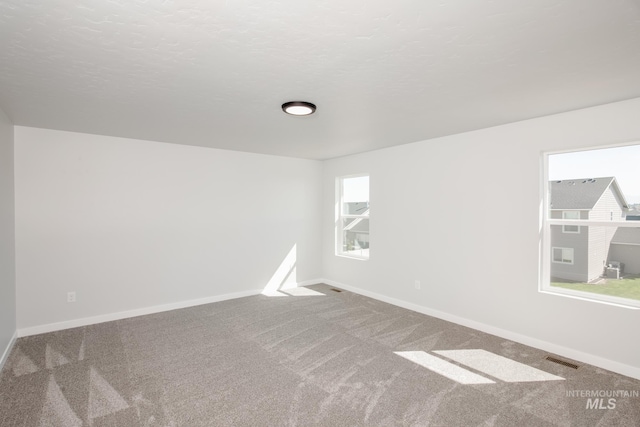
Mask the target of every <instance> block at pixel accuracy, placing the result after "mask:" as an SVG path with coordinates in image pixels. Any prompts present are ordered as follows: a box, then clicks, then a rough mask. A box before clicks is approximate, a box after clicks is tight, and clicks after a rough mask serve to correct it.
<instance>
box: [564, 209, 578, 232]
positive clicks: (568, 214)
mask: <svg viewBox="0 0 640 427" xmlns="http://www.w3.org/2000/svg"><path fill="white" fill-rule="evenodd" d="M562 219H580V211H562ZM562 232H563V233H580V226H579V225H563V226H562Z"/></svg>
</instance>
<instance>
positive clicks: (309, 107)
mask: <svg viewBox="0 0 640 427" xmlns="http://www.w3.org/2000/svg"><path fill="white" fill-rule="evenodd" d="M282 111H284V112H285V113H287V114H291V115H292V116H308V115H309V114H313V113H314V112H315V111H316V106H315V105H313V104H312V103H310V102H305V101H291V102H285V103H284V104H282Z"/></svg>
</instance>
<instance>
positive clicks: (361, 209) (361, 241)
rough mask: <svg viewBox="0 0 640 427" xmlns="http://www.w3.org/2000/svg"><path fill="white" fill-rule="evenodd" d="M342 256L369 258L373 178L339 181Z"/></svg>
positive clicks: (338, 244) (338, 235)
mask: <svg viewBox="0 0 640 427" xmlns="http://www.w3.org/2000/svg"><path fill="white" fill-rule="evenodd" d="M337 187H338V188H337V196H338V200H337V204H338V206H339V208H338V218H337V223H336V252H337V254H338V255H342V256H347V257H352V258H360V259H368V258H369V175H358V176H347V177H341V178H338V180H337Z"/></svg>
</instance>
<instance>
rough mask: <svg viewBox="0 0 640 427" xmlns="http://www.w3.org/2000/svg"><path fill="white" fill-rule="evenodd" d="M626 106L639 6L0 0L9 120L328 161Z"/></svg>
mask: <svg viewBox="0 0 640 427" xmlns="http://www.w3.org/2000/svg"><path fill="white" fill-rule="evenodd" d="M639 96H640V1H639V0H588V1H587V0H566V1H562V0H535V1H531V0H493V1H490V0H398V1H388V0H357V1H339V0H331V1H327V0H316V1H314V2H308V1H300V0H280V1H275V0H233V1H228V0H225V1H216V0H180V1H177V0H176V1H169V0H166V1H160V0H157V1H154V0H110V1H107V0H103V1H99V2H98V1H89V0H76V1H71V0H46V1H45V0H38V1H35V0H0V107H1V108H2V109H3V110H4V111H5V112H6V113H7V115H9V117H10V118H11V119H12V120H13V122H14V123H15V124H16V125H24V126H34V127H42V128H51V129H62V130H70V131H78V132H88V133H96V134H103V135H113V136H122V137H130V138H139V139H149V140H155V141H165V142H173V143H179V144H189V145H201V146H208V147H217V148H224V149H231V150H240V151H251V152H258V153H269V154H277V155H285V156H293V157H303V158H313V159H326V158H332V157H337V156H342V155H346V154H351V153H357V152H362V151H368V150H373V149H377V148H382V147H388V146H392V145H398V144H403V143H408V142H413V141H418V140H424V139H429V138H433V137H438V136H442V135H448V134H454V133H459V132H465V131H469V130H473V129H479V128H484V127H489V126H494V125H498V124H504V123H509V122H514V121H518V120H523V119H527V118H532V117H538V116H543V115H548V114H553V113H558V112H562V111H567V110H572V109H578V108H583V107H589V106H593V105H599V104H604V103H608V102H612V101H618V100H623V99H629V98H635V97H639ZM291 100H308V101H311V102H314V103H315V104H316V105H317V106H318V111H317V113H316V114H315V115H313V116H310V117H291V116H287V115H285V114H284V113H282V111H281V110H280V105H281V104H282V103H283V102H285V101H291Z"/></svg>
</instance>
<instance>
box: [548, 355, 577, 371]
mask: <svg viewBox="0 0 640 427" xmlns="http://www.w3.org/2000/svg"><path fill="white" fill-rule="evenodd" d="M545 359H547V360H548V361H549V362H553V363H557V364H558V365H563V366H567V367H569V368H572V369H578V368H579V366H578V365H576V364H575V363H571V362H567V361H565V360H561V359H558V358H556V357H553V356H547V357H546V358H545Z"/></svg>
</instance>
